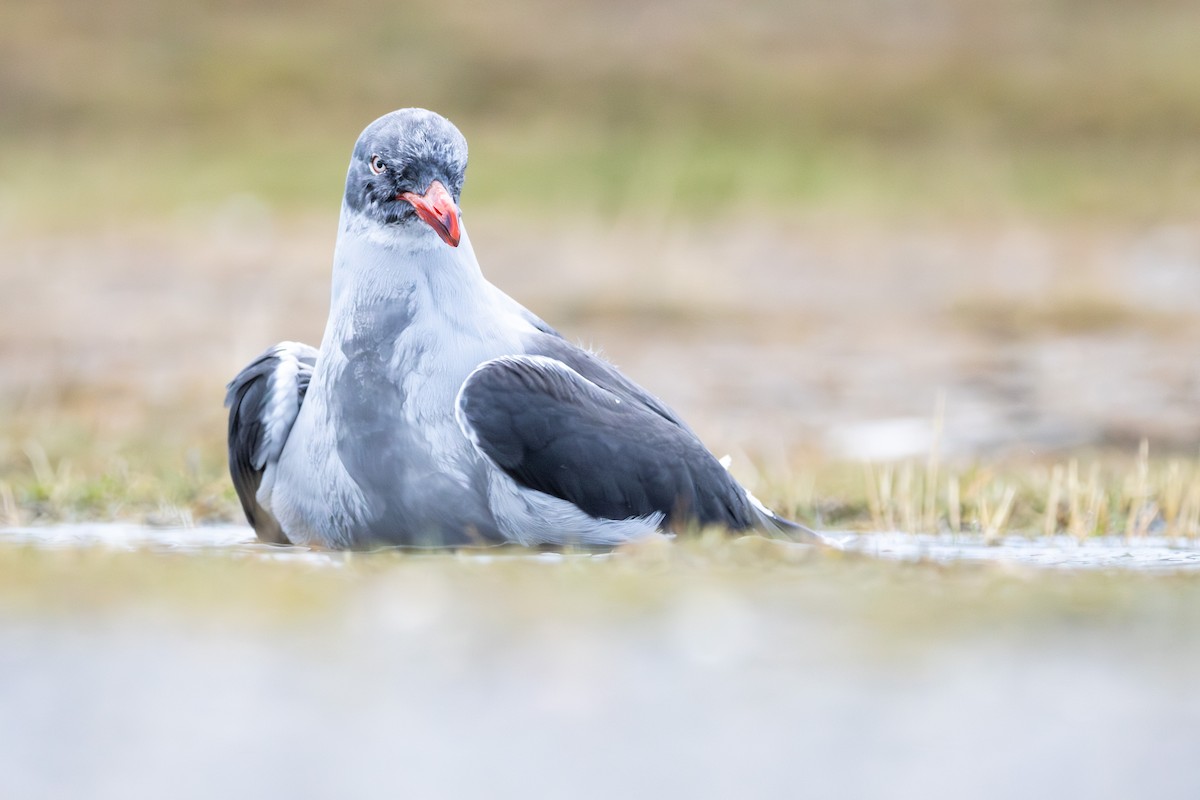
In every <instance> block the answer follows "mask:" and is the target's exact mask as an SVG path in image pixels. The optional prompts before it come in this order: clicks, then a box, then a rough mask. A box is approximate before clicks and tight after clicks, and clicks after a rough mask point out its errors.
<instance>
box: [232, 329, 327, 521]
mask: <svg viewBox="0 0 1200 800" xmlns="http://www.w3.org/2000/svg"><path fill="white" fill-rule="evenodd" d="M316 363H317V351H316V349H314V348H312V347H309V346H308V345H306V344H299V343H297V342H282V343H280V344H277V345H275V346H274V347H272V348H270V349H269V350H267V351H266V352H264V353H263V354H262V355H260V356H259V357H258V358H256V359H255V360H254V361H252V362H251V363H250V364H249V365H248V366H247V367H246V368H245V369H243V370H242V371H241V372H239V373H238V375H237V377H236V378H234V379H233V380H232V381H230V382H229V385H228V386H227V387H226V391H225V406H226V407H227V408H228V409H229V475H230V477H231V478H232V479H233V487H234V489H236V490H237V495H238V499H239V500H240V501H241V503H242V510H243V511H244V512H245V513H246V519H247V521H249V523H250V525H251V527H253V528H254V532H255V534H256V535H257V536H258V538H259V539H260V540H262V541H264V542H274V543H277V544H286V543H287V542H288V539H287V536H286V535H285V534H284V532H283V530H282V529H281V528H280V527H279V523H278V521H277V520H276V519H275V517H274V516H272V514H271V512H270V510H269V509H267V508H264V507H263V506H262V505H261V504H260V503H259V502H258V498H257V495H258V490H259V487H260V486H261V485H262V480H263V474H264V473H265V472H266V470H267V467H268V466H269V465H270V464H271V463H273V462H274V461H276V460H278V458H279V454H280V453H281V452H282V451H283V445H284V443H285V442H286V441H287V436H288V434H289V433H290V432H291V429H292V424H293V423H294V422H295V421H296V414H297V413H298V412H299V410H300V404H301V403H302V402H303V401H304V394H305V392H307V391H308V383H309V381H310V380H311V378H312V371H313V367H314V366H315V365H316Z"/></svg>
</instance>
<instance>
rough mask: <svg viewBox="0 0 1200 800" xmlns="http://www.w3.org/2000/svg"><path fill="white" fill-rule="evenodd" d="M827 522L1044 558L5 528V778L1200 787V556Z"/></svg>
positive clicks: (318, 789) (581, 785)
mask: <svg viewBox="0 0 1200 800" xmlns="http://www.w3.org/2000/svg"><path fill="white" fill-rule="evenodd" d="M836 538H837V541H838V542H839V543H840V545H841V546H842V547H843V548H844V549H845V550H849V551H853V552H859V553H867V554H871V555H876V556H879V557H880V558H881V559H889V560H901V561H906V562H910V561H923V562H926V563H927V562H936V563H938V564H941V563H952V562H956V561H963V562H966V561H970V562H973V563H977V562H979V561H980V560H985V561H993V562H997V563H1000V564H1018V565H1032V566H1029V567H1023V568H1021V569H1018V570H1009V569H1005V568H997V569H978V568H971V569H943V568H942V567H940V566H934V567H926V566H917V567H911V566H907V565H905V566H897V565H896V564H892V563H887V562H881V561H876V560H875V559H864V558H850V559H848V558H843V557H839V556H837V554H834V555H832V556H829V557H818V556H815V554H813V553H812V552H811V550H808V549H805V548H804V547H803V546H790V545H779V546H777V545H771V547H770V548H762V549H756V548H755V543H754V542H748V544H749V545H750V548H749V550H748V551H742V550H738V549H737V547H726V548H723V549H722V548H718V556H717V557H715V558H712V559H710V560H708V561H705V560H704V558H703V551H702V550H701V555H700V556H699V557H698V558H699V560H698V561H696V560H689V558H690V557H689V556H688V555H687V554H688V553H689V552H691V551H688V549H687V548H686V547H675V548H671V551H672V552H676V551H678V555H679V556H680V557H679V558H678V559H677V560H670V559H668V560H664V561H661V562H660V561H657V560H655V559H656V557H657V556H656V555H655V554H654V553H653V552H649V551H648V552H644V553H629V554H625V555H622V556H616V557H604V556H599V557H597V556H575V555H566V556H564V555H561V554H552V553H550V554H528V555H525V554H522V553H520V552H514V551H511V550H500V551H487V552H478V553H474V554H470V555H463V554H457V555H452V556H441V555H435V556H431V557H421V558H390V557H385V558H373V557H369V556H368V557H365V558H364V557H361V556H359V555H346V554H341V553H325V552H313V551H309V550H304V549H301V548H280V547H271V546H265V545H260V544H256V543H255V542H254V541H253V539H252V537H251V534H250V531H249V529H248V528H245V527H241V526H226V527H203V528H171V529H164V528H147V527H143V526H136V525H111V524H81V525H66V526H48V527H40V528H18V529H6V530H4V531H3V532H0V555H4V553H6V552H7V553H8V554H9V555H19V556H21V557H19V558H16V559H10V560H8V561H7V562H5V561H4V560H3V559H0V797H3V798H8V797H13V798H43V797H44V798H58V797H88V798H94V799H96V800H107V798H113V799H114V800H115V799H116V798H121V800H128V799H129V798H135V799H136V798H160V797H171V798H183V799H185V800H186V799H187V798H208V797H282V796H289V797H299V798H303V797H366V796H376V797H378V796H384V797H405V798H465V797H487V798H514V799H517V798H519V799H520V800H528V799H529V798H532V797H571V798H597V799H599V798H611V797H640V796H653V797H659V798H673V797H680V798H684V797H686V798H728V797H800V796H806V797H822V798H826V797H827V798H859V797H900V798H903V797H914V798H921V800H936V799H937V798H955V800H957V798H961V797H971V798H983V799H984V800H990V799H991V798H996V799H997V800H999V798H1010V797H1043V796H1046V797H1092V798H1125V797H1148V796H1153V797H1160V798H1164V797H1165V798H1189V800H1191V798H1195V797H1198V796H1200V768H1197V767H1196V765H1195V764H1196V762H1195V753H1196V752H1197V750H1198V749H1200V690H1198V689H1197V684H1196V675H1197V674H1200V602H1198V599H1200V589H1198V588H1196V586H1197V580H1196V578H1195V577H1193V575H1194V573H1193V572H1192V570H1193V569H1194V568H1195V566H1196V561H1197V557H1198V554H1197V550H1196V549H1195V548H1183V547H1176V546H1173V545H1172V544H1171V543H1169V542H1165V541H1162V540H1146V541H1138V542H1135V543H1124V542H1118V541H1107V540H1106V541H1095V542H1088V543H1086V544H1084V545H1077V544H1075V543H1074V542H1062V541H1058V540H1050V541H1046V540H1034V541H1025V540H1006V541H1005V542H1003V543H1001V544H1000V545H998V546H994V547H989V546H985V545H984V544H983V543H982V542H980V541H978V540H972V539H968V538H960V539H950V538H946V537H910V536H905V535H900V534H876V535H870V536H854V535H849V534H846V535H840V536H837V537H836ZM743 541H748V540H743ZM30 545H32V547H31V546H30ZM739 553H740V554H741V555H739ZM747 553H748V554H749V556H750V560H749V561H743V562H741V563H738V559H739V558H741V557H743V556H745V555H747ZM110 554H112V555H111V556H110ZM181 554H182V555H183V556H184V557H183V558H180V557H179V556H180V555H181ZM658 555H659V556H661V555H663V554H662V553H659V554H658ZM192 556H195V557H194V558H193V557H192ZM626 556H627V557H626ZM727 557H728V558H727ZM756 559H757V560H756ZM47 564H49V566H47ZM326 566H328V567H330V568H326ZM1043 567H1047V568H1045V569H1043ZM1049 567H1054V569H1051V568H1049ZM1058 567H1066V568H1068V569H1065V570H1064V569H1057V568H1058ZM4 569H7V570H8V571H7V572H5V571H4ZM37 569H42V570H44V572H42V573H37V572H36V570H37ZM1163 569H1166V570H1168V571H1169V572H1170V573H1171V574H1160V571H1161V570H1163ZM1148 570H1150V571H1154V573H1155V574H1153V575H1147V574H1146V572H1147V571H1148ZM22 572H24V573H25V574H38V575H42V574H44V575H46V576H47V578H46V579H45V581H44V585H42V583H37V582H35V584H34V585H32V586H30V585H29V584H28V582H27V583H26V585H25V588H24V589H20V588H18V590H15V591H16V592H17V593H14V591H8V592H7V593H6V592H5V591H4V590H5V589H6V588H9V587H6V586H4V585H3V580H4V577H3V576H5V575H7V576H8V577H7V580H9V581H13V580H17V581H18V583H19V579H20V577H21V574H22ZM159 572H161V573H162V574H163V576H165V577H164V578H162V579H158V580H156V579H155V578H154V576H155V575H157V574H158V573H159ZM196 575H199V579H198V580H196V579H194V576H196ZM189 579H191V580H190V582H189ZM180 580H182V581H183V585H179V584H177V583H175V582H176V581H180ZM113 584H116V585H115V586H114V585H113ZM248 586H249V587H250V589H254V587H256V586H261V588H260V589H259V590H258V591H257V592H256V591H250V590H248V588H247V587H248ZM20 592H24V593H25V594H21V593H20ZM30 592H32V593H33V594H32V597H31V596H30V594H29V593H30ZM114 597H116V600H114V599H113V598H114ZM10 598H12V599H13V601H12V602H11V603H10V602H8V600H9V599H10ZM181 598H182V599H181ZM1031 598H1032V599H1031ZM197 601H199V602H197ZM291 603H298V604H299V607H298V608H297V609H295V610H293V611H291V612H288V613H284V611H287V609H284V610H283V611H281V610H280V609H278V608H276V609H275V610H272V611H270V612H269V613H266V614H265V615H264V614H262V613H257V612H258V611H259V610H260V609H261V607H264V606H275V607H278V606H286V605H288V604H291Z"/></svg>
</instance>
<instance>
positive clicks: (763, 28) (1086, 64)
mask: <svg viewBox="0 0 1200 800" xmlns="http://www.w3.org/2000/svg"><path fill="white" fill-rule="evenodd" d="M1197 53H1200V6H1198V5H1197V4H1196V3H1194V2H1187V0H1178V1H1176V0H1106V1H1105V2H1094V1H1090V2H1084V1H1083V0H1078V1H1076V0H1055V2H1044V1H1042V2H1034V1H1033V0H999V2H997V1H996V0H987V2H985V1H984V0H858V1H857V2H803V3H797V2H782V1H781V2H772V1H770V0H755V2H740V3H736V4H734V3H718V2H706V1H705V0H699V1H698V2H697V1H694V0H688V1H687V2H684V1H683V0H667V1H666V2H660V3H655V4H650V5H648V4H643V3H634V2H625V1H624V0H616V1H614V0H605V1H604V2H599V0H595V1H592V0H589V1H588V2H577V3H571V4H566V5H564V4H561V3H553V2H549V0H523V1H522V2H518V3H504V4H480V3H472V2H465V0H444V1H443V2H440V3H437V4H415V3H395V2H388V3H384V2H375V0H352V1H351V2H347V3H341V4H337V5H333V4H327V3H318V2H305V1H304V0H301V2H287V3H284V2H272V1H271V0H254V1H253V2H243V1H242V0H239V2H232V1H230V2H205V1H200V0H198V1H197V2H192V3H186V4H172V3H163V2H152V1H150V0H109V1H108V2H103V3H87V2H66V1H65V0H56V1H50V2H47V1H46V0H39V2H29V0H10V2H7V3H5V4H4V5H3V6H2V7H0V109H2V111H0V285H2V286H3V287H4V291H3V292H2V293H0V489H2V490H3V491H0V495H3V497H0V499H2V500H3V501H4V502H3V511H4V514H5V515H6V516H7V518H8V519H9V520H10V521H13V520H15V521H27V520H30V519H38V518H42V517H53V516H62V515H68V516H69V515H82V516H130V515H133V516H137V515H148V516H149V517H150V518H154V516H155V514H158V513H159V512H161V514H160V516H162V515H165V516H166V517H168V518H171V517H172V515H179V514H181V513H182V514H184V516H186V517H187V518H188V519H192V518H194V519H236V518H237V517H238V516H239V515H238V510H237V506H236V502H235V500H234V498H233V494H232V490H231V488H230V487H229V486H228V481H227V479H226V478H225V477H224V463H223V458H224V455H223V448H224V412H223V410H222V408H221V400H222V395H223V386H224V383H225V381H226V380H228V379H229V378H230V377H231V376H232V375H233V374H235V373H236V371H237V370H238V369H239V368H240V367H241V366H242V365H243V364H245V363H246V362H247V361H248V360H249V359H251V358H252V357H253V356H255V355H256V354H257V353H258V352H260V351H261V350H262V349H264V348H265V347H266V346H268V345H270V344H272V343H274V342H276V341H279V340H281V339H297V340H302V341H307V342H310V343H314V344H315V343H318V342H319V340H320V337H321V333H322V330H323V327H324V320H325V312H326V307H327V302H328V279H329V264H330V257H331V252H332V247H333V241H334V237H335V234H336V218H337V213H338V207H339V202H340V197H341V191H342V181H343V176H344V173H345V169H346V164H347V159H348V156H349V152H350V149H351V146H352V145H353V143H354V140H355V138H356V137H357V135H358V133H359V131H360V130H361V129H362V128H363V127H364V126H365V125H366V124H367V123H369V122H370V121H371V120H372V119H374V118H375V117H377V116H379V115H381V114H383V113H386V112H388V111H390V110H392V109H394V108H398V107H403V106H425V107H428V108H431V109H435V110H437V111H439V112H441V113H443V114H445V115H446V116H448V117H449V118H450V119H451V120H453V121H454V122H455V123H456V124H457V125H458V126H459V127H460V129H461V130H462V131H463V133H464V134H465V135H466V137H467V139H468V141H469V142H470V146H471V164H470V168H469V170H468V173H467V183H466V187H465V190H464V194H463V198H462V206H463V209H464V219H465V221H466V224H467V225H468V226H469V228H470V230H471V232H472V237H473V239H474V242H475V245H476V248H477V251H478V253H479V256H480V260H481V263H482V264H483V266H484V270H485V273H486V274H487V275H488V276H489V278H490V279H491V280H492V281H493V282H495V283H497V284H498V285H500V286H501V287H502V288H504V289H505V290H506V291H508V292H509V293H510V294H512V295H513V296H515V297H516V298H517V299H518V300H520V301H521V302H523V303H525V304H526V305H528V306H530V307H531V308H533V309H534V310H535V311H536V312H537V313H539V314H540V315H541V316H543V317H545V318H546V319H547V320H548V321H549V322H550V323H551V324H553V325H555V326H556V327H558V328H559V329H560V330H562V331H563V332H564V333H565V334H566V335H567V336H568V337H569V338H572V339H575V340H578V341H581V342H583V343H585V344H589V345H594V346H596V347H598V348H600V349H601V350H602V352H603V353H604V354H605V355H606V356H607V357H609V358H610V359H612V360H614V361H615V362H616V363H617V364H619V365H620V366H622V368H624V369H625V370H626V371H627V372H628V373H629V374H630V375H632V376H633V377H634V378H635V379H637V380H638V381H640V382H642V383H643V384H644V385H646V386H648V387H649V388H651V389H652V390H653V391H655V392H656V393H658V394H659V395H661V396H662V397H663V398H664V399H665V400H666V401H667V402H668V403H670V404H671V405H673V406H675V407H676V408H677V409H678V410H679V411H680V412H681V413H682V414H683V415H684V416H685V417H686V418H688V419H689V420H691V421H692V422H693V424H694V427H696V428H697V429H698V431H699V432H700V433H701V435H702V436H703V438H705V440H706V441H707V442H708V443H709V445H710V446H711V447H712V449H714V451H716V452H718V454H721V453H725V452H730V453H732V454H734V455H735V461H734V470H735V472H738V473H739V475H741V476H743V477H744V478H746V479H747V480H748V481H749V482H751V483H752V484H754V483H756V479H755V473H754V470H756V469H759V470H761V471H762V472H764V473H769V474H770V475H773V476H775V478H774V480H775V481H776V482H777V483H788V482H789V481H790V482H791V485H792V486H793V487H795V486H796V485H797V481H799V482H801V483H804V482H805V481H807V483H805V485H806V486H807V488H805V489H794V488H793V489H791V490H788V492H786V494H788V497H789V498H790V499H791V501H792V502H795V503H799V502H801V500H802V499H805V498H807V499H808V500H811V498H812V497H813V496H814V494H815V495H816V496H820V495H822V494H837V492H838V491H839V490H838V488H837V487H836V486H832V485H826V484H822V483H821V481H822V480H824V478H823V477H822V475H824V474H826V473H825V472H824V471H823V470H822V468H821V467H820V465H822V464H825V463H842V462H847V463H850V462H857V461H859V460H864V459H866V460H890V459H902V458H907V457H914V456H915V457H920V456H921V455H922V454H925V453H928V452H929V451H930V448H931V447H933V446H935V445H936V446H937V447H940V449H941V451H942V452H943V453H944V454H945V455H946V456H948V457H952V458H960V459H967V460H971V459H987V460H993V461H996V460H1003V459H1007V458H1023V459H1028V458H1033V459H1035V460H1036V459H1041V458H1052V457H1056V456H1057V454H1060V453H1062V452H1064V451H1071V452H1075V451H1078V450H1079V449H1081V448H1083V449H1087V448H1091V449H1096V448H1099V449H1103V448H1107V447H1111V448H1117V449H1120V450H1122V451H1124V452H1132V451H1134V450H1136V447H1137V442H1138V441H1139V440H1140V439H1142V438H1143V437H1147V438H1148V439H1149V440H1150V442H1151V447H1152V449H1153V452H1155V453H1183V454H1188V455H1194V454H1195V452H1196V447H1197V445H1198V444H1200V415H1198V414H1197V413H1196V412H1197V407H1198V403H1197V400H1198V399H1200V360H1198V359H1197V358H1196V346H1195V343H1196V337H1197V333H1198V332H1200V330H1198V329H1200V322H1198V321H1200V314H1198V313H1197V312H1198V311H1200V215H1198V212H1200V59H1198V58H1197V57H1196V54H1197ZM935 440H936V441H935ZM806 475H807V476H809V477H804V476H806ZM797 476H800V477H799V478H798V477H797ZM759 483H761V481H760V482H759ZM814 487H815V488H814ZM781 491H782V490H781ZM776 494H778V492H777V493H776ZM799 495H803V497H802V498H800V497H799ZM181 510H182V511H181ZM849 513H851V514H852V513H853V510H851V512H849Z"/></svg>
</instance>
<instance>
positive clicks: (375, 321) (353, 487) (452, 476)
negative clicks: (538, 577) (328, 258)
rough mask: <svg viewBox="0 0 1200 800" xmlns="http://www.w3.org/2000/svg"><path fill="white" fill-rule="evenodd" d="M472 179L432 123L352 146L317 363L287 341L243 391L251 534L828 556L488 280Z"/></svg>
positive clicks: (233, 415) (237, 423)
mask: <svg viewBox="0 0 1200 800" xmlns="http://www.w3.org/2000/svg"><path fill="white" fill-rule="evenodd" d="M466 167H467V143H466V140H465V139H464V138H463V136H462V134H461V133H459V131H458V129H457V128H455V127H454V125H452V124H451V123H450V122H449V121H448V120H446V119H445V118H443V117H441V116H439V115H438V114H435V113H433V112H431V111H426V110H424V109H416V108H408V109H402V110H400V111H395V112H392V113H391V114H387V115H386V116H383V117H380V118H379V119H377V120H376V121H375V122H373V123H371V124H370V125H369V126H367V128H366V130H364V131H363V133H362V135H361V136H360V137H359V138H358V142H357V143H356V144H355V146H354V153H353V155H352V157H351V159H350V169H349V172H348V174H347V176H346V194H345V197H344V199H343V201H342V211H341V220H340V223H339V231H338V238H337V245H336V248H335V250H334V264H333V291H332V299H331V302H330V309H329V320H328V323H327V325H326V328H325V337H324V339H322V341H321V347H320V349H316V348H313V347H310V346H308V345H305V344H299V343H297V342H282V343H280V344H277V345H275V346H274V347H272V348H270V349H269V350H267V351H266V352H265V353H263V354H262V355H261V356H259V357H258V358H257V359H255V360H254V361H253V362H252V363H251V364H250V365H249V366H247V367H246V368H245V369H244V370H242V371H241V372H240V373H239V374H238V376H237V377H236V378H234V379H233V381H232V382H230V384H229V386H228V392H227V395H226V400H225V403H226V405H227V406H228V407H229V468H230V473H231V475H232V477H233V484H234V487H235V488H236V489H237V493H238V497H239V498H240V500H241V502H242V508H243V509H244V510H245V512H246V517H247V519H248V520H249V521H250V524H251V525H252V526H253V527H254V530H255V533H256V534H257V536H258V538H259V539H261V540H263V541H267V542H277V543H292V544H299V545H309V546H319V547H326V548H367V547H379V546H418V547H454V546H464V545H485V544H499V543H505V542H513V543H517V544H522V545H539V544H549V545H579V546H589V547H591V546H601V547H603V546H613V545H618V544H621V543H622V542H627V541H630V540H635V539H638V538H641V537H647V536H655V535H659V534H661V533H663V532H670V531H673V530H678V529H679V528H680V527H682V526H687V525H691V524H700V525H716V526H722V527H725V528H728V529H731V530H735V531H744V530H752V529H757V530H764V531H769V532H783V533H785V534H788V535H791V536H792V537H794V538H798V539H801V540H804V541H820V537H819V536H817V535H816V534H814V533H813V532H812V531H809V530H808V529H807V528H804V527H803V526H800V525H797V524H796V523H793V522H791V521H789V520H786V519H784V518H782V517H780V516H778V515H776V514H775V513H773V512H771V511H770V510H768V509H767V508H766V507H765V506H763V505H762V503H760V502H758V500H756V499H755V498H754V496H753V495H751V494H750V493H749V492H748V491H747V490H746V489H744V488H743V487H742V486H740V485H739V484H738V483H737V481H735V480H734V479H733V477H732V476H731V475H730V474H729V472H728V471H727V470H726V469H725V468H724V466H723V465H722V464H721V462H719V461H718V460H717V459H716V458H714V457H713V455H712V454H711V453H709V451H708V450H706V449H705V447H704V445H703V444H701V442H700V440H699V439H698V438H697V437H696V435H695V434H694V433H693V432H692V430H691V429H690V428H688V426H687V425H686V424H684V422H683V421H682V420H681V419H679V417H677V416H676V415H675V413H674V412H673V411H671V410H670V409H669V408H667V407H666V406H665V405H663V403H662V402H660V401H659V400H658V399H657V398H655V397H653V396H652V395H650V394H649V393H648V392H646V391H645V390H644V389H642V388H641V387H639V386H637V385H636V384H634V383H633V382H632V381H630V380H629V379H627V378H626V377H625V376H623V375H622V374H621V373H620V372H618V371H617V370H616V368H615V367H613V366H612V365H610V364H608V363H606V362H605V361H603V360H601V359H600V358H599V357H597V356H596V355H595V354H593V353H591V352H588V351H587V350H584V349H581V348H579V347H576V346H575V345H573V344H571V343H569V342H568V341H567V340H566V339H564V338H563V337H562V336H561V335H559V333H558V332H557V331H555V330H554V329H553V328H551V327H550V326H549V325H547V324H546V323H545V322H543V321H542V320H541V319H540V318H538V317H537V316H535V315H534V314H533V313H532V312H530V311H528V310H527V309H525V308H524V307H523V306H521V305H520V304H519V303H517V302H516V301H515V300H513V299H512V298H510V297H509V296H508V295H506V294H504V293H503V292H501V291H500V290H499V289H497V288H496V287H495V286H493V285H492V284H491V283H489V282H488V281H487V280H486V279H485V278H484V277H483V274H482V273H481V272H480V269H479V262H478V261H477V260H476V258H475V250H474V248H472V247H471V240H470V237H469V236H468V235H467V230H466V226H465V225H464V224H463V222H462V220H461V218H460V212H459V209H458V198H459V195H460V192H461V190H462V185H463V177H464V173H465V171H466Z"/></svg>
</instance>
